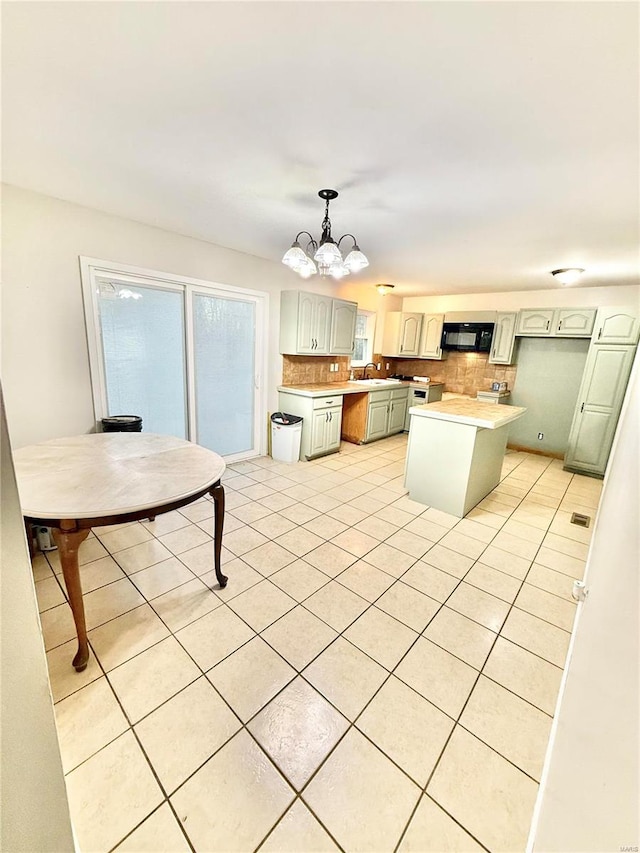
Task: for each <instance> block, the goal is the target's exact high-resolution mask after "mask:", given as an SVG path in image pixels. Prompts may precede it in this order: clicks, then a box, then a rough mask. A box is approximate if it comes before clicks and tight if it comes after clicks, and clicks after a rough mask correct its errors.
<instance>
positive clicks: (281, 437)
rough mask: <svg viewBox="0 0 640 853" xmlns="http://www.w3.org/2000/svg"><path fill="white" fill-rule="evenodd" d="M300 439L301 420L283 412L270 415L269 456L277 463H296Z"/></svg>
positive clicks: (298, 456)
mask: <svg viewBox="0 0 640 853" xmlns="http://www.w3.org/2000/svg"><path fill="white" fill-rule="evenodd" d="M301 438H302V418H300V417H298V416H297V415H287V414H285V412H274V414H273V415H271V456H272V457H273V458H274V459H275V460H276V461H277V462H297V461H298V459H299V458H300V440H301Z"/></svg>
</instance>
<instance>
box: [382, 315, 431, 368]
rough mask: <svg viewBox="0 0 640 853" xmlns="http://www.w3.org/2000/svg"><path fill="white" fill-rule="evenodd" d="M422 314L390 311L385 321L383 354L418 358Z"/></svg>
mask: <svg viewBox="0 0 640 853" xmlns="http://www.w3.org/2000/svg"><path fill="white" fill-rule="evenodd" d="M421 331H422V314H404V313H401V312H400V311H389V312H388V313H387V314H386V316H385V320H384V337H383V344H382V354H383V355H390V356H402V357H412V356H413V357H417V355H418V353H419V350H420V333H421Z"/></svg>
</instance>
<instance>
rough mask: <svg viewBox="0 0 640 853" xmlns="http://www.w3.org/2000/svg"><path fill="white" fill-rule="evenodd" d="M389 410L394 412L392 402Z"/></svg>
mask: <svg viewBox="0 0 640 853" xmlns="http://www.w3.org/2000/svg"><path fill="white" fill-rule="evenodd" d="M389 411H390V412H392V411H393V403H391V407H390V409H389Z"/></svg>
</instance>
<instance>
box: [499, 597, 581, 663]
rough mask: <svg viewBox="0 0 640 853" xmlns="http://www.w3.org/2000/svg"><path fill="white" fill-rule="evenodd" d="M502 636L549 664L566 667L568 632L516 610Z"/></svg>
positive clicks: (569, 635)
mask: <svg viewBox="0 0 640 853" xmlns="http://www.w3.org/2000/svg"><path fill="white" fill-rule="evenodd" d="M501 634H502V636H503V637H506V639H507V640H511V641H512V642H513V643H517V644H518V645H519V646H522V647H523V648H525V649H528V650H529V651H530V652H533V653H534V654H536V655H539V656H540V657H541V658H544V659H545V660H547V661H549V663H554V664H555V665H556V666H559V667H562V666H564V661H565V658H566V656H567V649H568V648H569V640H570V639H571V634H570V633H569V632H568V631H563V630H562V629H561V628H556V626H555V625H551V624H550V623H549V622H544V621H543V620H542V619H538V617H537V616H532V615H531V614H530V613H525V612H524V611H523V610H518V609H516V608H514V609H513V610H512V611H511V612H510V613H509V616H508V617H507V621H506V622H505V624H504V628H503V629H502V631H501Z"/></svg>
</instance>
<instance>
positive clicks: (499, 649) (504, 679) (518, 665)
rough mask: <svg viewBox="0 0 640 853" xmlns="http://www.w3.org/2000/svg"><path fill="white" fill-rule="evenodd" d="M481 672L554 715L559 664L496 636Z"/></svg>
mask: <svg viewBox="0 0 640 853" xmlns="http://www.w3.org/2000/svg"><path fill="white" fill-rule="evenodd" d="M483 674H484V675H487V676H488V677H489V678H492V679H493V680H494V681H497V682H498V683H499V684H502V685H503V687H506V688H507V689H508V690H511V691H513V693H516V694H517V695H518V696H521V697H522V698H523V699H526V700H527V702H530V703H531V704H532V705H535V706H536V707H537V708H540V709H541V710H542V711H544V712H545V713H547V714H550V715H553V713H554V709H555V706H556V700H557V698H558V690H559V689H560V680H561V678H562V670H561V669H560V668H559V667H557V666H554V665H553V664H551V663H548V662H547V661H546V660H542V658H540V657H538V656H537V655H534V654H532V653H531V652H529V651H527V650H526V649H523V648H521V647H520V646H517V645H515V644H514V643H511V642H509V641H508V640H505V639H503V638H502V637H498V639H497V640H496V644H495V646H494V647H493V649H492V650H491V654H490V655H489V658H488V660H487V662H486V664H485V666H484V669H483Z"/></svg>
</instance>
